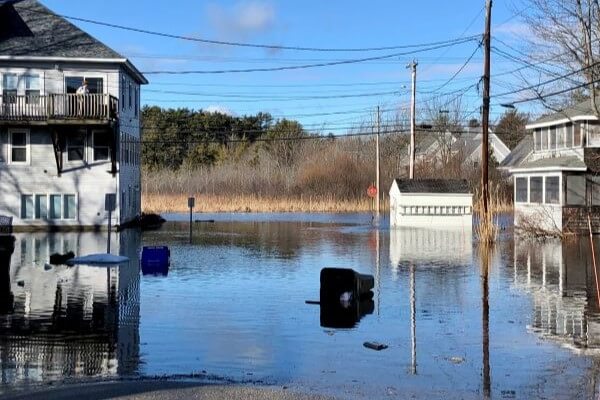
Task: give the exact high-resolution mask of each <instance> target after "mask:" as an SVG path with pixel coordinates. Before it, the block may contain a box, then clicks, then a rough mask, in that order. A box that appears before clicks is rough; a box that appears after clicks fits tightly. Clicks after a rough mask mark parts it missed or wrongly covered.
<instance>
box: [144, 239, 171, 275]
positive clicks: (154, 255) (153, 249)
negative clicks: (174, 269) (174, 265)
mask: <svg viewBox="0 0 600 400" xmlns="http://www.w3.org/2000/svg"><path fill="white" fill-rule="evenodd" d="M140 262H141V264H142V274H144V275H163V276H167V274H168V273H169V265H170V264H171V251H170V250H169V248H168V247H167V246H144V247H143V248H142V257H141V261H140Z"/></svg>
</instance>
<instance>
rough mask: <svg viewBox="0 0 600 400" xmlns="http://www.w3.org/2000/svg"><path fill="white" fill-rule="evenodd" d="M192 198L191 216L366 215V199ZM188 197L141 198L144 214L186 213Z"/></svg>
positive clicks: (209, 195) (239, 196)
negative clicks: (208, 214)
mask: <svg viewBox="0 0 600 400" xmlns="http://www.w3.org/2000/svg"><path fill="white" fill-rule="evenodd" d="M192 196H195V197H196V207H195V208H194V212H204V213H208V212H215V213H221V212H223V213H225V212H246V213H250V212H254V213H256V212H331V213H351V212H370V211H372V205H371V201H370V199H354V200H352V199H349V200H339V199H337V198H335V197H329V198H318V197H315V198H313V197H295V198H283V197H280V198H274V197H262V196H256V195H220V196H219V195H211V194H208V195H204V194H192ZM187 198H188V194H156V193H153V194H143V195H142V209H143V210H144V212H153V213H165V212H188V211H189V209H188V207H187Z"/></svg>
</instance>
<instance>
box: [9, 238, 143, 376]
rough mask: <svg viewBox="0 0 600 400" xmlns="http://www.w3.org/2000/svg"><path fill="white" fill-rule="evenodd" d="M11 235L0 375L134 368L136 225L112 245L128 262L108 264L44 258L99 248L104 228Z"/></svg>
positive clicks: (94, 373) (102, 245)
mask: <svg viewBox="0 0 600 400" xmlns="http://www.w3.org/2000/svg"><path fill="white" fill-rule="evenodd" d="M16 236H17V240H16V243H15V250H14V253H13V255H12V259H11V268H10V286H9V290H10V292H11V295H12V298H13V304H12V307H11V308H12V310H7V311H6V313H5V314H4V315H0V364H1V368H2V383H4V384H12V383H16V382H20V381H41V380H44V381H47V380H55V379H61V378H67V377H68V378H82V377H89V376H115V375H117V374H118V375H128V374H132V373H134V372H135V371H136V370H137V365H138V358H139V266H138V255H137V251H138V247H139V240H140V236H139V233H137V232H134V231H125V232H122V233H120V234H117V235H115V236H116V238H115V240H114V243H113V246H114V247H113V249H119V253H120V254H123V255H127V256H128V257H129V258H130V262H129V263H125V264H122V265H121V266H120V267H111V268H104V267H103V268H100V267H90V266H76V267H66V266H54V267H52V268H49V267H47V266H45V263H46V262H47V261H48V259H49V255H50V254H52V253H54V252H61V253H62V252H65V251H67V250H72V251H74V252H75V253H76V254H89V253H94V252H96V253H97V252H99V251H102V250H103V249H104V248H105V246H106V236H105V235H102V234H99V233H91V232H87V233H60V234H58V233H56V234H52V233H50V234H49V233H39V234H37V233H36V234H23V235H16ZM3 287H4V286H3ZM5 289H6V288H5ZM2 295H4V293H2Z"/></svg>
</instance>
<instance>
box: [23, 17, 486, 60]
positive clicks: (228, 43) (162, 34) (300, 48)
mask: <svg viewBox="0 0 600 400" xmlns="http://www.w3.org/2000/svg"><path fill="white" fill-rule="evenodd" d="M20 9H23V10H27V11H31V12H34V13H40V14H46V15H58V16H59V17H62V18H66V19H69V20H72V21H79V22H86V23H89V24H94V25H100V26H105V27H109V28H114V29H121V30H125V31H130V32H137V33H143V34H146V35H153V36H160V37H165V38H171V39H178V40H185V41H191V42H198V43H206V44H216V45H223V46H236V47H253V48H262V49H271V50H295V51H314V52H369V51H384V50H398V49H409V48H418V47H427V46H432V45H441V44H448V43H451V42H453V41H456V40H462V39H466V38H469V39H473V38H474V37H477V36H478V35H473V36H470V37H465V38H455V39H450V40H443V41H438V42H430V43H420V44H404V45H393V46H380V47H362V48H360V47H359V48H329V47H303V46H281V45H274V44H260V43H244V42H234V41H224V40H214V39H203V38H198V37H192V36H184V35H175V34H170V33H165V32H157V31H152V30H148V29H142V28H134V27H130V26H125V25H119V24H113V23H109V22H103V21H98V20H93V19H89V18H81V17H74V16H69V15H64V14H55V13H52V12H50V11H42V10H39V9H33V8H28V7H20Z"/></svg>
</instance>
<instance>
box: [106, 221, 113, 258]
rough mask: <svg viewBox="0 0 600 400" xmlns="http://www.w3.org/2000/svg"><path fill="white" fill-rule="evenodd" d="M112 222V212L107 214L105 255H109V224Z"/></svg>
mask: <svg viewBox="0 0 600 400" xmlns="http://www.w3.org/2000/svg"><path fill="white" fill-rule="evenodd" d="M111 221H112V211H109V212H108V239H107V241H106V254H110V231H111V229H112V228H111V226H110V223H111Z"/></svg>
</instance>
